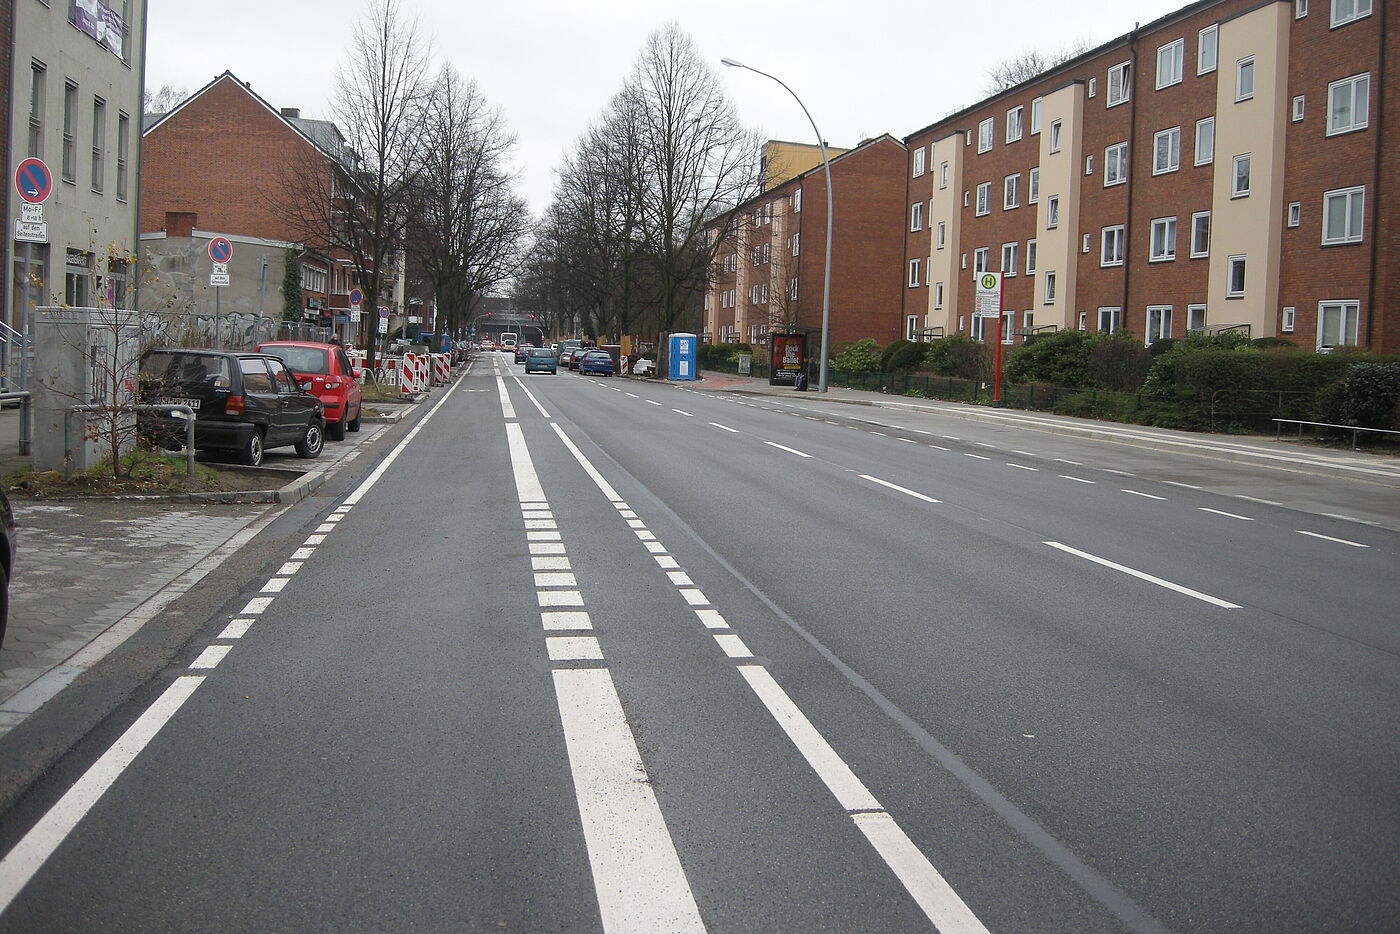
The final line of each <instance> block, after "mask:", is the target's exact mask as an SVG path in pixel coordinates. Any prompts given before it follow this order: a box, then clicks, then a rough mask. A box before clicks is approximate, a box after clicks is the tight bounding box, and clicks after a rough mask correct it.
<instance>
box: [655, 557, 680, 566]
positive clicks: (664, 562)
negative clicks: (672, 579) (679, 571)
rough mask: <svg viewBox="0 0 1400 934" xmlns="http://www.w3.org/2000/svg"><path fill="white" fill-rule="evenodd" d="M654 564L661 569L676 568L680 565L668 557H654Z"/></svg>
mask: <svg viewBox="0 0 1400 934" xmlns="http://www.w3.org/2000/svg"><path fill="white" fill-rule="evenodd" d="M655 558H656V563H657V564H658V565H659V566H661V567H663V568H678V567H680V563H679V562H678V561H676V559H675V558H672V557H671V556H670V555H656V556H655Z"/></svg>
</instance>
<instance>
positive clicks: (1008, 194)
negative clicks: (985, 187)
mask: <svg viewBox="0 0 1400 934" xmlns="http://www.w3.org/2000/svg"><path fill="white" fill-rule="evenodd" d="M1020 206H1021V173H1020V172H1017V173H1016V174H1015V175H1008V176H1006V178H1004V179H1002V181H1001V209H1002V210H1003V211H1010V210H1011V209H1012V208H1019V207H1020Z"/></svg>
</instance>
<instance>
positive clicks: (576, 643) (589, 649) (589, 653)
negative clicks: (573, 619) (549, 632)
mask: <svg viewBox="0 0 1400 934" xmlns="http://www.w3.org/2000/svg"><path fill="white" fill-rule="evenodd" d="M544 646H545V651H546V652H547V653H548V654H549V660H550V661H552V662H582V661H597V660H599V659H601V658H602V657H603V647H602V646H601V645H599V644H598V638H597V637H596V636H546V637H545V640H544Z"/></svg>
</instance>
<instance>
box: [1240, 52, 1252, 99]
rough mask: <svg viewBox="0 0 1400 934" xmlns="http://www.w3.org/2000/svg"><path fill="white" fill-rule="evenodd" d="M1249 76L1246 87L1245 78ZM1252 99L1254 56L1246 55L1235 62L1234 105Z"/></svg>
mask: <svg viewBox="0 0 1400 934" xmlns="http://www.w3.org/2000/svg"><path fill="white" fill-rule="evenodd" d="M1246 75H1248V76H1249V81H1248V87H1246V82H1245V76H1246ZM1253 99H1254V56H1253V55H1246V56H1245V57H1244V58H1242V59H1240V60H1239V61H1237V62H1235V103H1237V104H1238V103H1240V102H1241V101H1248V100H1253Z"/></svg>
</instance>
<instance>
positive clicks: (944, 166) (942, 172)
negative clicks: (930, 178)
mask: <svg viewBox="0 0 1400 934" xmlns="http://www.w3.org/2000/svg"><path fill="white" fill-rule="evenodd" d="M938 187H939V188H947V187H948V163H946V162H943V163H940V164H939V166H938Z"/></svg>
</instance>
